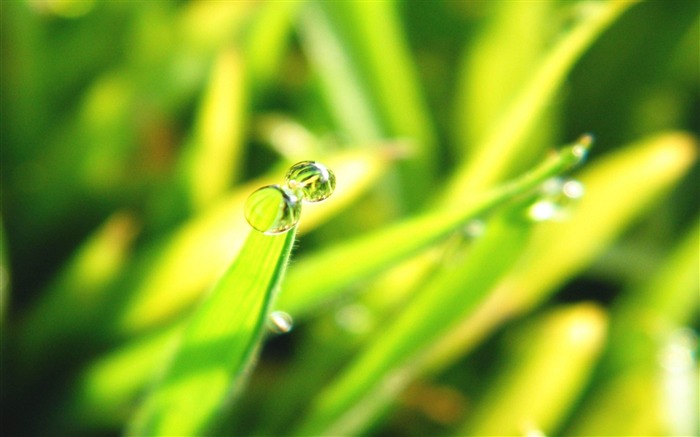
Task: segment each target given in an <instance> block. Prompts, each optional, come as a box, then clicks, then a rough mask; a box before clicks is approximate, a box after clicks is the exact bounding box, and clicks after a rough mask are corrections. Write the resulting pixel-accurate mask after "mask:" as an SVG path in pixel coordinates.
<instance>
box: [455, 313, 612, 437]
mask: <svg viewBox="0 0 700 437" xmlns="http://www.w3.org/2000/svg"><path fill="white" fill-rule="evenodd" d="M606 331H607V315H606V314H605V312H604V311H603V310H602V309H601V308H600V307H598V306H596V305H593V304H589V303H584V304H578V305H574V306H570V307H564V308H558V309H556V310H554V311H551V312H550V313H548V314H546V315H544V316H540V317H539V318H538V319H536V320H535V321H533V322H530V324H529V325H528V326H525V327H518V330H517V331H516V332H518V337H517V339H515V342H516V343H515V344H511V347H510V350H509V353H508V356H507V357H504V360H505V361H506V366H507V367H506V368H505V369H504V370H503V371H502V372H501V373H499V374H498V375H497V378H496V380H495V381H494V382H492V383H491V384H490V385H489V390H488V391H487V393H486V398H485V399H483V400H481V401H480V402H479V403H478V405H477V407H476V409H475V410H474V411H473V412H472V413H471V414H470V415H469V416H468V417H467V420H466V422H465V424H464V426H463V427H462V428H461V430H460V432H458V433H457V435H527V434H528V433H535V432H541V433H544V435H553V434H552V433H554V432H556V430H557V427H558V425H559V424H560V423H561V421H562V419H563V418H564V416H565V414H566V412H567V410H568V409H569V408H570V407H571V404H572V403H573V401H574V400H575V399H576V397H577V395H578V394H579V393H580V391H581V388H582V386H583V385H584V383H585V382H586V381H587V379H588V376H589V374H590V373H591V369H592V367H593V364H594V363H595V360H596V358H597V357H598V354H599V353H600V351H601V349H602V347H603V343H604V341H605V335H606Z"/></svg>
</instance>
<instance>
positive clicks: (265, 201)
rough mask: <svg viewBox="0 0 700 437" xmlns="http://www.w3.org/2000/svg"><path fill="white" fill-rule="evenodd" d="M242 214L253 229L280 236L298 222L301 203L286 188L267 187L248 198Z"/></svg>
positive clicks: (277, 186) (294, 194) (295, 194)
mask: <svg viewBox="0 0 700 437" xmlns="http://www.w3.org/2000/svg"><path fill="white" fill-rule="evenodd" d="M244 213H245V218H246V221H247V222H248V224H249V225H250V226H252V227H253V229H255V230H257V231H260V232H262V233H264V234H268V235H274V234H281V233H283V232H287V231H288V230H290V229H292V228H293V227H294V225H296V224H297V223H298V222H299V217H300V216H301V202H300V199H299V197H298V195H297V193H295V192H294V191H292V190H290V189H289V188H288V187H285V186H279V185H267V186H265V187H262V188H259V189H257V190H256V191H254V192H253V194H251V195H250V196H249V197H248V199H247V200H246V203H245V207H244Z"/></svg>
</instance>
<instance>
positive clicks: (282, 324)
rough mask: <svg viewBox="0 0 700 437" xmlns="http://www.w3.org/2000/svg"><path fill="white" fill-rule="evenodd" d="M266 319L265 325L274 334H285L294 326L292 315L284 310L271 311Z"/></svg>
mask: <svg viewBox="0 0 700 437" xmlns="http://www.w3.org/2000/svg"><path fill="white" fill-rule="evenodd" d="M267 321H268V323H267V326H268V328H269V329H270V331H272V332H274V333H276V334H286V333H287V332H289V331H291V330H292V327H293V326H294V321H293V320H292V316H290V315H289V314H288V313H285V312H284V311H273V312H272V313H271V314H270V317H269V318H268V319H267Z"/></svg>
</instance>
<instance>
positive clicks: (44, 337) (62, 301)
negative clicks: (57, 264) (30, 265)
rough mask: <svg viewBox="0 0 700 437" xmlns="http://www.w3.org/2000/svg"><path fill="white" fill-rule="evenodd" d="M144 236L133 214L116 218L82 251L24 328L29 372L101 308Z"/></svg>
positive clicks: (28, 316) (25, 363) (22, 334)
mask: <svg viewBox="0 0 700 437" xmlns="http://www.w3.org/2000/svg"><path fill="white" fill-rule="evenodd" d="M137 231H138V224H137V221H136V219H135V218H134V217H133V216H132V215H131V214H129V213H126V212H119V213H115V214H113V215H112V216H111V217H110V218H109V219H108V220H107V221H106V222H105V223H104V224H103V225H102V226H101V227H100V228H98V229H97V230H96V231H95V232H94V233H93V234H92V235H91V236H90V237H88V239H87V240H86V241H85V242H84V243H83V244H82V245H81V246H80V247H79V248H78V249H77V251H76V253H75V254H74V255H73V256H72V258H71V259H70V260H69V261H68V262H67V263H66V265H65V266H64V267H63V268H62V269H61V271H60V272H59V273H58V275H57V277H56V279H55V280H54V281H53V282H52V283H51V284H49V286H48V287H47V288H46V290H45V291H44V292H43V293H42V295H41V296H40V298H39V301H38V302H37V303H36V304H35V305H34V306H33V307H32V308H31V309H30V311H29V312H28V313H27V314H26V315H25V317H24V319H23V320H22V322H21V325H20V329H19V330H20V338H22V339H23V340H24V341H22V342H21V348H22V351H21V353H22V355H23V356H24V357H25V360H24V361H23V368H24V369H25V370H27V371H29V370H30V369H31V366H30V363H33V364H36V365H41V364H44V363H43V360H41V359H39V357H41V356H42V355H43V354H44V353H45V347H47V345H48V344H51V342H52V341H53V339H55V338H56V335H64V334H65V333H66V332H67V331H70V330H71V327H72V326H74V324H76V323H77V324H81V323H86V322H87V318H89V317H90V314H91V313H92V312H93V311H96V310H97V309H99V308H100V306H101V304H102V302H103V298H104V289H105V287H106V286H107V284H109V283H110V282H111V281H113V280H115V278H116V277H117V276H118V275H119V273H120V272H121V270H122V269H123V268H124V266H125V265H127V262H128V259H129V256H130V255H131V251H132V244H133V242H134V238H135V237H136V234H137Z"/></svg>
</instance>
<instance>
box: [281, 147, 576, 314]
mask: <svg viewBox="0 0 700 437" xmlns="http://www.w3.org/2000/svg"><path fill="white" fill-rule="evenodd" d="M579 146H580V145H579ZM575 150H576V145H575V146H571V147H568V148H566V149H563V150H562V151H561V152H560V153H559V154H557V156H555V157H554V158H552V159H550V160H548V161H546V162H545V163H544V164H542V165H541V166H539V167H537V168H536V169H535V170H533V171H532V172H530V173H528V174H526V175H525V176H523V177H521V178H520V179H517V180H515V181H513V182H511V183H509V184H506V185H504V186H503V187H500V188H498V189H495V190H494V191H492V192H490V193H487V194H485V195H483V196H482V197H481V198H478V199H476V200H472V201H466V202H465V201H462V202H460V203H458V204H457V205H456V206H452V205H451V206H450V207H448V208H445V209H444V210H435V211H431V212H429V213H425V214H423V215H420V216H416V217H413V218H410V219H406V220H404V221H402V222H399V223H397V224H395V225H393V226H392V227H388V228H385V229H383V230H381V231H378V232H375V233H373V234H367V235H364V236H362V237H359V238H357V239H355V240H351V241H349V242H346V243H343V244H341V245H338V246H334V247H331V248H330V249H327V250H324V251H323V252H321V253H319V254H317V255H315V256H313V257H310V258H308V259H305V260H304V259H302V260H300V261H299V262H297V263H295V265H294V267H293V269H291V270H290V272H289V277H288V278H287V281H286V283H285V291H284V293H283V294H282V295H281V296H280V301H279V304H278V306H279V308H281V309H284V310H285V311H288V312H290V313H293V314H295V315H299V314H300V313H305V312H308V311H310V310H312V309H313V308H314V307H316V306H317V305H318V304H320V303H321V302H323V301H326V300H328V299H330V298H332V297H333V296H334V295H335V294H337V293H338V292H339V291H341V290H342V289H343V288H344V287H346V286H348V285H351V284H352V283H353V282H355V281H358V280H361V279H363V278H366V277H368V276H370V275H372V274H374V273H378V272H380V271H382V270H383V269H385V268H388V267H390V266H392V265H394V264H396V263H397V262H399V261H401V260H404V259H407V258H408V257H410V256H412V255H416V254H418V253H420V252H421V251H423V250H424V249H425V248H427V247H430V246H431V245H433V244H436V243H438V242H440V241H442V239H444V238H445V237H446V236H448V235H450V234H451V233H453V232H455V231H456V230H457V229H459V228H460V227H461V226H462V225H463V224H464V223H465V222H466V221H467V220H469V219H470V218H476V217H480V216H482V215H484V214H487V213H489V212H490V211H491V210H492V209H493V208H495V207H497V206H499V205H502V204H504V203H506V202H508V201H509V200H511V199H512V198H513V197H516V196H518V195H521V194H524V193H528V192H529V191H531V190H533V189H534V188H535V187H537V186H538V185H539V184H541V183H542V182H543V181H544V180H546V179H548V178H550V177H552V176H555V175H558V174H561V173H563V172H565V171H567V170H569V169H570V168H571V167H572V166H574V165H575V164H577V163H578V162H579V161H580V159H581V157H580V156H578V155H577V152H575ZM406 235H410V236H411V238H406ZM367 253H373V254H374V256H371V257H367V256H365V254H367ZM349 259H351V260H354V262H353V263H349V264H348V263H347V262H345V261H346V260H349ZM337 265H344V268H343V269H342V270H338V269H336V268H335V266H337Z"/></svg>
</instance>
